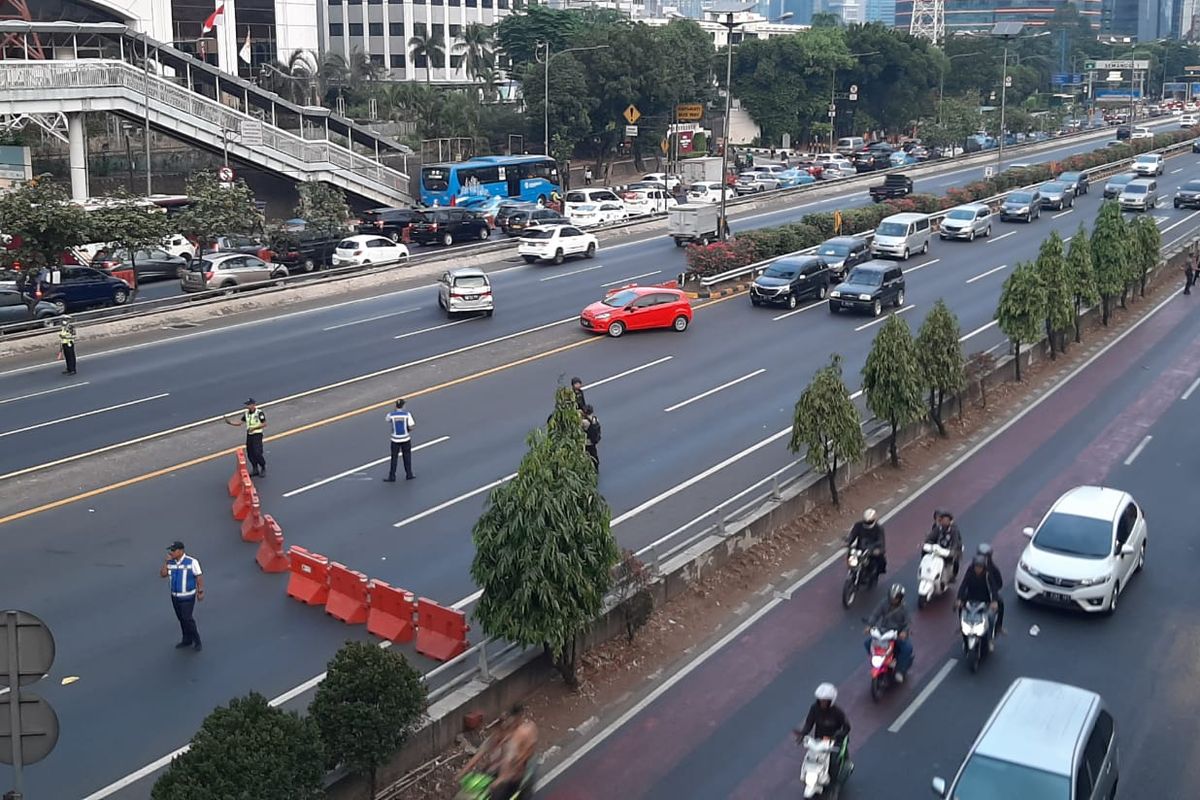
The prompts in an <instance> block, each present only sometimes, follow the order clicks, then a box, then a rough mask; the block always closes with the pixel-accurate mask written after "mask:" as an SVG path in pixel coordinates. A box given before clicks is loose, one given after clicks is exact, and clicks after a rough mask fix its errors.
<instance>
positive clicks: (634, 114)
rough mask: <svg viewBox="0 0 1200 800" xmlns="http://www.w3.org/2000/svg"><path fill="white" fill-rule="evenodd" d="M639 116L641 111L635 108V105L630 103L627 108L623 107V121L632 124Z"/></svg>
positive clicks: (640, 116)
mask: <svg viewBox="0 0 1200 800" xmlns="http://www.w3.org/2000/svg"><path fill="white" fill-rule="evenodd" d="M641 118H642V112H640V111H638V110H637V106H635V105H633V104H632V103H630V104H629V108H627V109H625V121H626V122H628V123H629V124H630V125H632V124H634V123H635V122H637V121H638V120H639V119H641Z"/></svg>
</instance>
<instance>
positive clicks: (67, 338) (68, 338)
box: [58, 328, 75, 346]
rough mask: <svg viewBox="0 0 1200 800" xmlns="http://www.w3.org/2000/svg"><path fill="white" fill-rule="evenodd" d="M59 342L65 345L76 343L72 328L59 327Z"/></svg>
mask: <svg viewBox="0 0 1200 800" xmlns="http://www.w3.org/2000/svg"><path fill="white" fill-rule="evenodd" d="M58 343H59V344H61V345H63V346H67V345H73V344H75V332H74V331H73V330H71V329H70V328H59V329H58Z"/></svg>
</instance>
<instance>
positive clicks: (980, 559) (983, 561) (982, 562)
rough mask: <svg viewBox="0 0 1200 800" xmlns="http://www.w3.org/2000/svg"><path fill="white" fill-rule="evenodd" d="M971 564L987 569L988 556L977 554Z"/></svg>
mask: <svg viewBox="0 0 1200 800" xmlns="http://www.w3.org/2000/svg"><path fill="white" fill-rule="evenodd" d="M971 566H973V567H980V568H981V569H987V566H988V560H987V556H982V555H977V556H975V558H973V559H972V560H971Z"/></svg>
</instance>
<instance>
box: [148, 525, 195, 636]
mask: <svg viewBox="0 0 1200 800" xmlns="http://www.w3.org/2000/svg"><path fill="white" fill-rule="evenodd" d="M158 574H159V576H161V577H163V578H169V579H170V580H169V581H168V583H169V586H170V588H171V605H172V606H174V607H175V616H176V618H178V620H179V629H180V631H181V632H182V633H183V639H182V640H181V641H180V642H179V644H177V645H175V647H177V648H182V647H189V646H190V647H192V648H193V649H195V650H203V649H204V647H203V646H202V645H201V644H200V631H198V630H196V620H194V619H193V618H192V611H193V610H194V609H195V607H196V601H197V600H203V599H204V573H203V572H201V571H200V560H199V559H197V558H193V557H192V556H189V555H188V554H187V553H185V552H184V550H183V542H179V541H176V542H172V543H171V545H170V546H169V547H167V558H166V560H165V561H163V565H162V569H160V570H159V571H158Z"/></svg>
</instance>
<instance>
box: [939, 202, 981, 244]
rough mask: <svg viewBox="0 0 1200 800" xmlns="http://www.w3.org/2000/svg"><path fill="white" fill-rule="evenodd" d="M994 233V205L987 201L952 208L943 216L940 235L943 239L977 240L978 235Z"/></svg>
mask: <svg viewBox="0 0 1200 800" xmlns="http://www.w3.org/2000/svg"><path fill="white" fill-rule="evenodd" d="M991 235H992V207H991V206H989V205H988V204H987V203H968V204H967V205H964V206H957V207H955V208H952V209H950V210H949V211H947V212H946V213H945V214H944V215H943V216H942V224H941V225H939V226H938V236H940V237H941V238H943V239H966V240H967V241H968V242H973V241H975V237H976V236H991Z"/></svg>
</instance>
